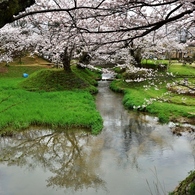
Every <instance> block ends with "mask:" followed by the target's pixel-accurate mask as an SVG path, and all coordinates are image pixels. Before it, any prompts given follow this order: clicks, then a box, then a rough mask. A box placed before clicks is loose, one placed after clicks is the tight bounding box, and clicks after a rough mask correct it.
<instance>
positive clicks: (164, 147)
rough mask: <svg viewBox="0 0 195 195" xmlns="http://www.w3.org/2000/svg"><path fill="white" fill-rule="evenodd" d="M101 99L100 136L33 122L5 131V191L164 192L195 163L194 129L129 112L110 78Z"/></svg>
mask: <svg viewBox="0 0 195 195" xmlns="http://www.w3.org/2000/svg"><path fill="white" fill-rule="evenodd" d="M96 104H97V109H98V110H99V111H100V113H101V115H102V117H103V119H104V128H103V130H102V132H101V133H100V134H99V135H98V136H92V135H90V134H89V133H87V132H85V131H83V130H79V129H78V131H77V130H74V131H71V130H70V131H66V132H63V131H54V130H52V129H36V128H31V129H30V130H28V131H24V132H21V133H18V134H17V135H14V136H12V137H1V138H0V150H1V155H0V195H35V194H39V195H62V194H66V195H119V194H120V195H151V194H154V195H157V194H158V195H160V194H161V195H165V194H168V192H170V191H172V190H173V189H174V188H175V187H176V186H177V185H178V183H179V182H180V181H181V180H183V179H184V178H185V177H186V176H187V175H188V173H189V172H190V171H191V170H193V169H194V168H195V166H194V165H195V139H194V134H184V135H183V136H180V137H178V136H176V135H173V134H172V133H171V131H170V127H169V125H161V124H158V122H157V119H156V118H155V117H150V116H148V115H144V114H142V113H139V112H133V111H132V112H128V111H127V110H125V109H124V107H123V105H122V95H121V94H116V93H114V92H112V91H111V90H110V89H109V82H108V81H99V93H98V94H97V96H96ZM158 191H159V193H157V192H158Z"/></svg>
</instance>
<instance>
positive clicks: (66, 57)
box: [61, 47, 74, 72]
mask: <svg viewBox="0 0 195 195" xmlns="http://www.w3.org/2000/svg"><path fill="white" fill-rule="evenodd" d="M73 50H74V48H72V49H71V50H70V51H68V47H66V48H65V49H64V53H63V54H62V57H61V58H62V64H63V67H64V70H65V71H67V72H71V67H70V62H71V59H72V53H73Z"/></svg>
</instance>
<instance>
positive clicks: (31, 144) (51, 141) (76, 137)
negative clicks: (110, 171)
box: [0, 130, 105, 190]
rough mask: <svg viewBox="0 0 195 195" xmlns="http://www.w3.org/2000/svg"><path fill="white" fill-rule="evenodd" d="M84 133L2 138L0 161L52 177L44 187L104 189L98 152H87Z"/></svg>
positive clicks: (37, 132)
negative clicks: (44, 172) (45, 173)
mask: <svg viewBox="0 0 195 195" xmlns="http://www.w3.org/2000/svg"><path fill="white" fill-rule="evenodd" d="M88 138H89V137H88V135H87V133H84V132H77V133H75V132H72V131H71V132H63V133H62V132H61V133H60V132H53V131H49V130H48V131H41V130H32V131H25V132H21V133H19V134H17V135H15V136H13V137H2V138H1V141H0V149H1V157H0V161H1V162H4V163H7V165H8V166H12V165H17V166H20V167H23V166H26V167H27V166H28V168H29V169H30V170H32V169H34V168H35V167H37V166H41V167H42V168H43V169H44V170H49V171H50V172H51V173H52V174H53V175H52V176H51V177H50V178H48V179H47V182H48V184H47V186H56V187H66V188H73V189H74V190H78V189H82V188H88V187H92V188H96V189H97V188H99V187H104V186H105V182H104V181H103V180H102V179H101V178H100V177H99V176H98V173H97V171H99V170H98V168H99V167H98V166H99V163H100V160H101V158H100V153H99V152H98V150H93V152H92V150H87V148H85V147H84V146H86V143H87V141H88Z"/></svg>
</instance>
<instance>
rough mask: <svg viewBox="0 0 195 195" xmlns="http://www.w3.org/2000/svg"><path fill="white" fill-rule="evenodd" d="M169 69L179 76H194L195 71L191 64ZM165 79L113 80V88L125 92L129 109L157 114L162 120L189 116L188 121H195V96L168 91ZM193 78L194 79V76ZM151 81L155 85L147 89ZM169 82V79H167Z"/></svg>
mask: <svg viewBox="0 0 195 195" xmlns="http://www.w3.org/2000/svg"><path fill="white" fill-rule="evenodd" d="M189 70H190V71H189ZM169 71H170V72H173V73H174V74H177V76H178V75H179V76H185V75H190V76H194V73H195V69H194V68H192V67H189V66H176V67H174V66H171V67H170V70H169ZM166 79H168V78H166ZM175 79H177V78H175ZM164 80H165V78H163V77H162V78H161V80H158V81H154V80H152V81H144V82H139V83H138V82H130V83H127V82H125V81H124V80H123V79H120V80H116V81H113V82H112V84H111V89H113V90H114V91H117V92H123V93H124V99H123V103H124V105H125V107H126V108H127V109H136V110H139V111H144V112H148V113H151V114H153V115H154V116H157V117H158V118H159V121H160V122H163V123H167V122H168V121H170V120H172V121H180V119H181V118H182V117H183V118H187V119H188V120H186V121H187V122H188V121H190V122H193V121H195V120H194V119H195V111H194V110H195V100H194V96H192V95H191V96H189V95H184V94H176V93H172V92H170V91H168V89H167V88H166V84H165V83H164V84H163V82H164ZM191 80H192V81H194V79H193V78H191ZM150 82H153V87H150V88H149V89H147V90H146V88H145V86H147V85H149V83H150ZM167 82H169V81H168V80H167Z"/></svg>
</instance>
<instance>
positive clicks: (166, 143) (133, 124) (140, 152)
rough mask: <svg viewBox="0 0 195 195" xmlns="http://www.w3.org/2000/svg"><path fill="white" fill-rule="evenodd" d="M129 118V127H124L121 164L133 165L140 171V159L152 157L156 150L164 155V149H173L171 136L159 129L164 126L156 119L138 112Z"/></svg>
mask: <svg viewBox="0 0 195 195" xmlns="http://www.w3.org/2000/svg"><path fill="white" fill-rule="evenodd" d="M128 116H129V119H128V125H124V126H123V129H122V134H123V135H122V136H121V139H122V140H121V143H122V145H121V147H122V149H121V150H118V151H120V152H121V153H120V154H119V156H120V159H119V162H120V164H122V165H123V166H126V165H128V164H131V165H132V166H133V167H136V168H137V169H138V170H139V169H141V167H140V165H139V157H144V156H145V155H151V156H152V155H153V152H154V150H156V151H158V152H159V153H163V150H164V148H167V147H168V148H170V149H172V142H171V136H167V134H166V130H165V131H162V132H160V131H159V129H158V128H162V127H163V126H161V125H159V124H158V123H157V122H156V121H155V119H154V118H151V117H149V116H147V115H143V114H141V113H136V112H132V113H131V114H130V115H128ZM123 118H124V117H123ZM125 118H126V117H125ZM125 121H126V119H125ZM165 128H166V127H165ZM163 130H164V129H163ZM121 157H122V158H121Z"/></svg>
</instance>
